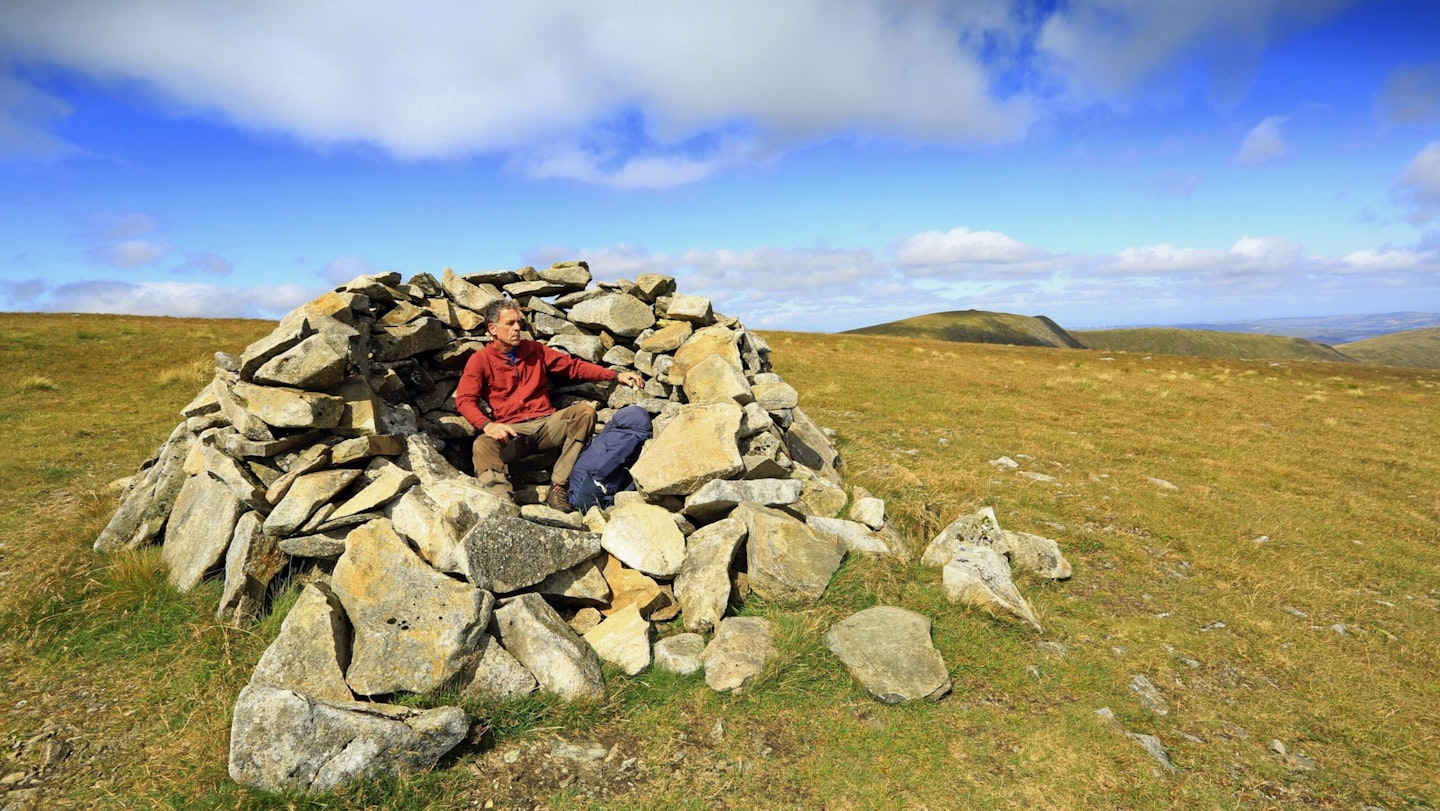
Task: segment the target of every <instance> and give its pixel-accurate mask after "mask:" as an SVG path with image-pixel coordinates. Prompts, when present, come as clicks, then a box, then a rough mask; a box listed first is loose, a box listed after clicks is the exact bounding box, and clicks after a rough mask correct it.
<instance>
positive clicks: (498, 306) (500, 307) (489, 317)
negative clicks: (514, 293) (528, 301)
mask: <svg viewBox="0 0 1440 811" xmlns="http://www.w3.org/2000/svg"><path fill="white" fill-rule="evenodd" d="M506 310H514V311H515V312H517V313H518V312H520V305H519V304H517V303H516V302H515V299H513V298H497V299H495V300H494V301H492V302H490V303H489V304H486V305H485V312H484V313H483V315H484V316H485V326H487V327H488V326H490V325H491V324H494V323H495V322H496V321H499V320H500V313H502V312H504V311H506Z"/></svg>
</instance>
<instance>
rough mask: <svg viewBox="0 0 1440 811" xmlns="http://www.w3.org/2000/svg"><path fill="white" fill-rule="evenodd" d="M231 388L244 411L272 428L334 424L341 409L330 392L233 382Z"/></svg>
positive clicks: (314, 426)
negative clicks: (323, 392)
mask: <svg viewBox="0 0 1440 811" xmlns="http://www.w3.org/2000/svg"><path fill="white" fill-rule="evenodd" d="M231 391H232V392H233V394H234V396H235V399H236V400H237V401H238V402H239V403H240V404H241V405H242V406H244V408H245V410H246V411H247V412H249V413H250V414H253V415H254V416H256V417H258V418H259V419H260V420H261V421H262V422H264V423H265V424H266V425H269V426H271V427H273V428H334V427H335V426H336V425H338V424H339V423H340V415H341V414H342V413H343V412H344V410H345V401H344V400H342V399H341V398H339V397H336V396H334V395H332V394H322V393H320V392H314V391H301V390H300V389H294V388H286V387H283V386H257V385H255V384H253V383H236V384H235V385H234V387H233V388H232V389H231ZM252 438H254V437H252Z"/></svg>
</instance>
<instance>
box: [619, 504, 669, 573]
mask: <svg viewBox="0 0 1440 811" xmlns="http://www.w3.org/2000/svg"><path fill="white" fill-rule="evenodd" d="M600 546H601V547H602V548H603V549H604V550H605V551H606V552H609V553H610V554H611V555H614V556H615V557H616V558H617V559H618V560H620V561H621V562H622V563H624V564H625V565H626V566H629V567H630V568H632V569H638V570H639V571H642V572H644V573H645V574H648V575H651V576H653V577H661V578H670V577H674V576H675V574H676V573H677V572H679V571H680V566H681V565H682V564H683V563H684V562H685V536H684V535H683V534H682V533H681V532H680V528H679V527H678V526H676V525H675V519H674V518H673V517H671V514H670V513H669V512H668V511H667V510H665V509H664V508H663V507H657V506H655V505H653V504H625V505H624V506H620V507H616V508H615V509H613V510H612V511H611V512H610V516H609V520H608V521H607V523H606V524H605V532H604V533H603V534H601V536H600Z"/></svg>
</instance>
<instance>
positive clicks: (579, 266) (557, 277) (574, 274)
mask: <svg viewBox="0 0 1440 811" xmlns="http://www.w3.org/2000/svg"><path fill="white" fill-rule="evenodd" d="M540 278H541V279H542V280H544V281H547V282H554V283H555V284H559V285H564V286H565V288H566V289H567V290H584V289H585V287H586V286H587V285H589V284H590V278H591V276H590V266H589V265H587V264H585V263H584V262H556V263H555V264H553V265H551V266H550V267H548V268H546V269H545V270H542V271H540Z"/></svg>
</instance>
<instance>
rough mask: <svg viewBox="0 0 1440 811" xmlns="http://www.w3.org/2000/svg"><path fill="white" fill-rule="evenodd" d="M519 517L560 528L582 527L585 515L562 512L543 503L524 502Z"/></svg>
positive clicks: (583, 526)
mask: <svg viewBox="0 0 1440 811" xmlns="http://www.w3.org/2000/svg"><path fill="white" fill-rule="evenodd" d="M520 517H521V518H524V519H525V520H526V521H533V522H535V523H537V524H540V525H542V526H547V527H559V528H560V529H584V528H585V517H584V516H582V515H581V514H580V513H578V512H574V511H571V512H568V513H562V512H560V511H559V510H557V509H555V508H554V507H550V506H547V505H545V504H526V505H525V506H523V507H521V508H520Z"/></svg>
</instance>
